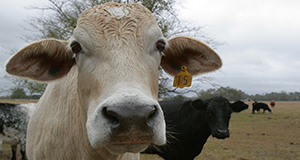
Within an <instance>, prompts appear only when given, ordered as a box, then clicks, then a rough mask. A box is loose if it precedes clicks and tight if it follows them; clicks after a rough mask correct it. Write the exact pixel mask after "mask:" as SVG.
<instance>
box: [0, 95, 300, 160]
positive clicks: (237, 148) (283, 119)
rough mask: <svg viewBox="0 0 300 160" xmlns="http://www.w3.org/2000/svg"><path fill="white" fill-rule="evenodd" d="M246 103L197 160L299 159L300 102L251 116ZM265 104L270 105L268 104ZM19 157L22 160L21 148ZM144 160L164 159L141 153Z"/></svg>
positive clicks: (6, 150) (0, 159)
mask: <svg viewBox="0 0 300 160" xmlns="http://www.w3.org/2000/svg"><path fill="white" fill-rule="evenodd" d="M5 102H8V101H5ZM9 102H12V103H20V102H19V101H9ZM32 102H34V101H29V102H28V103H32ZM22 103H26V101H25V102H24V101H23V102H22ZM246 103H247V104H249V109H248V110H245V111H242V112H240V113H233V114H232V116H231V120H230V125H229V130H230V138H228V139H225V140H219V139H216V138H212V137H209V139H208V141H207V143H206V144H205V145H204V148H203V150H202V152H201V154H200V155H199V156H198V157H196V159H195V160H200V159H203V160H216V159H221V160H300V101H289V102H285V101H282V102H281V101H277V102H276V105H275V107H274V108H271V110H272V112H273V113H272V114H270V113H268V111H266V113H265V114H261V113H257V114H251V109H252V105H251V104H252V102H246ZM265 103H267V104H268V105H269V102H265ZM17 156H18V159H20V158H21V155H20V153H19V148H18V155H17ZM10 158H11V151H10V146H9V145H7V144H3V145H2V155H1V156H0V160H9V159H10ZM141 160H161V158H160V157H158V156H156V155H145V154H142V155H141Z"/></svg>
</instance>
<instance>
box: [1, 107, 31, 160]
mask: <svg viewBox="0 0 300 160" xmlns="http://www.w3.org/2000/svg"><path fill="white" fill-rule="evenodd" d="M35 106H36V104H34V103H29V104H11V103H0V153H1V145H2V142H3V143H7V144H10V145H11V150H12V158H11V159H12V160H15V159H16V154H17V145H18V144H20V152H21V155H22V160H26V155H25V147H26V132H27V125H28V121H29V118H30V116H31V113H32V112H33V110H34V108H35Z"/></svg>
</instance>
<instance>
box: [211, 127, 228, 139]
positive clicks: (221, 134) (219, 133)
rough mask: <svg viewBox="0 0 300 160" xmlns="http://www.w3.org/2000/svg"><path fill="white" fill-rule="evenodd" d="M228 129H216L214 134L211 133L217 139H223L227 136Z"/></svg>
mask: <svg viewBox="0 0 300 160" xmlns="http://www.w3.org/2000/svg"><path fill="white" fill-rule="evenodd" d="M229 136H230V135H229V130H228V129H216V132H215V134H213V137H216V138H218V139H225V138H229Z"/></svg>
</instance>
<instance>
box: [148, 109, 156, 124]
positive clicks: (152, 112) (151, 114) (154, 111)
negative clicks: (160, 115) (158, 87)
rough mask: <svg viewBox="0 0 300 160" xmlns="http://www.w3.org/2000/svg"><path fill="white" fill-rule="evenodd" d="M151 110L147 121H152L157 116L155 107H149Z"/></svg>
mask: <svg viewBox="0 0 300 160" xmlns="http://www.w3.org/2000/svg"><path fill="white" fill-rule="evenodd" d="M151 107H152V110H151V111H150V112H149V116H148V120H152V119H153V118H154V117H155V116H156V114H157V106H155V105H154V106H151Z"/></svg>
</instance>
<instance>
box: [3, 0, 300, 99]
mask: <svg viewBox="0 0 300 160" xmlns="http://www.w3.org/2000/svg"><path fill="white" fill-rule="evenodd" d="M46 2H47V0H26V1H25V0H13V1H2V2H1V5H0V24H1V25H0V35H1V36H0V77H3V76H4V75H5V70H4V65H5V61H6V60H7V59H8V58H9V57H10V55H8V54H6V52H8V50H7V49H10V48H15V49H17V50H19V49H21V48H22V47H23V46H25V45H27V43H26V42H24V41H23V40H22V39H21V38H20V37H21V36H23V35H26V34H29V33H28V32H27V31H26V30H24V28H22V27H21V26H26V23H25V22H24V20H26V19H28V17H30V16H33V15H36V14H37V11H35V10H27V9H25V8H24V7H25V6H30V5H33V4H43V3H46ZM182 7H183V8H181V9H180V10H179V18H181V19H182V20H188V21H193V23H195V24H197V25H201V26H206V27H205V31H206V33H207V34H208V35H209V36H211V37H214V38H215V39H217V40H219V41H222V42H226V44H225V45H222V46H219V47H218V48H217V49H216V51H217V53H218V54H219V55H220V57H221V58H222V60H223V66H222V68H221V69H220V70H218V71H216V72H213V73H209V74H206V75H205V76H209V77H213V78H214V81H213V83H217V84H219V85H221V86H224V87H226V86H230V87H232V88H236V89H240V90H242V91H244V92H246V93H248V94H256V93H259V94H261V93H270V92H281V91H286V92H295V91H300V1H299V0H272V1H270V0H243V1H238V0H185V2H183V3H182ZM9 84H10V82H8V81H6V80H4V79H0V88H3V87H4V86H5V85H9ZM201 85H202V86H203V89H207V88H210V87H211V86H210V85H205V84H201Z"/></svg>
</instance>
